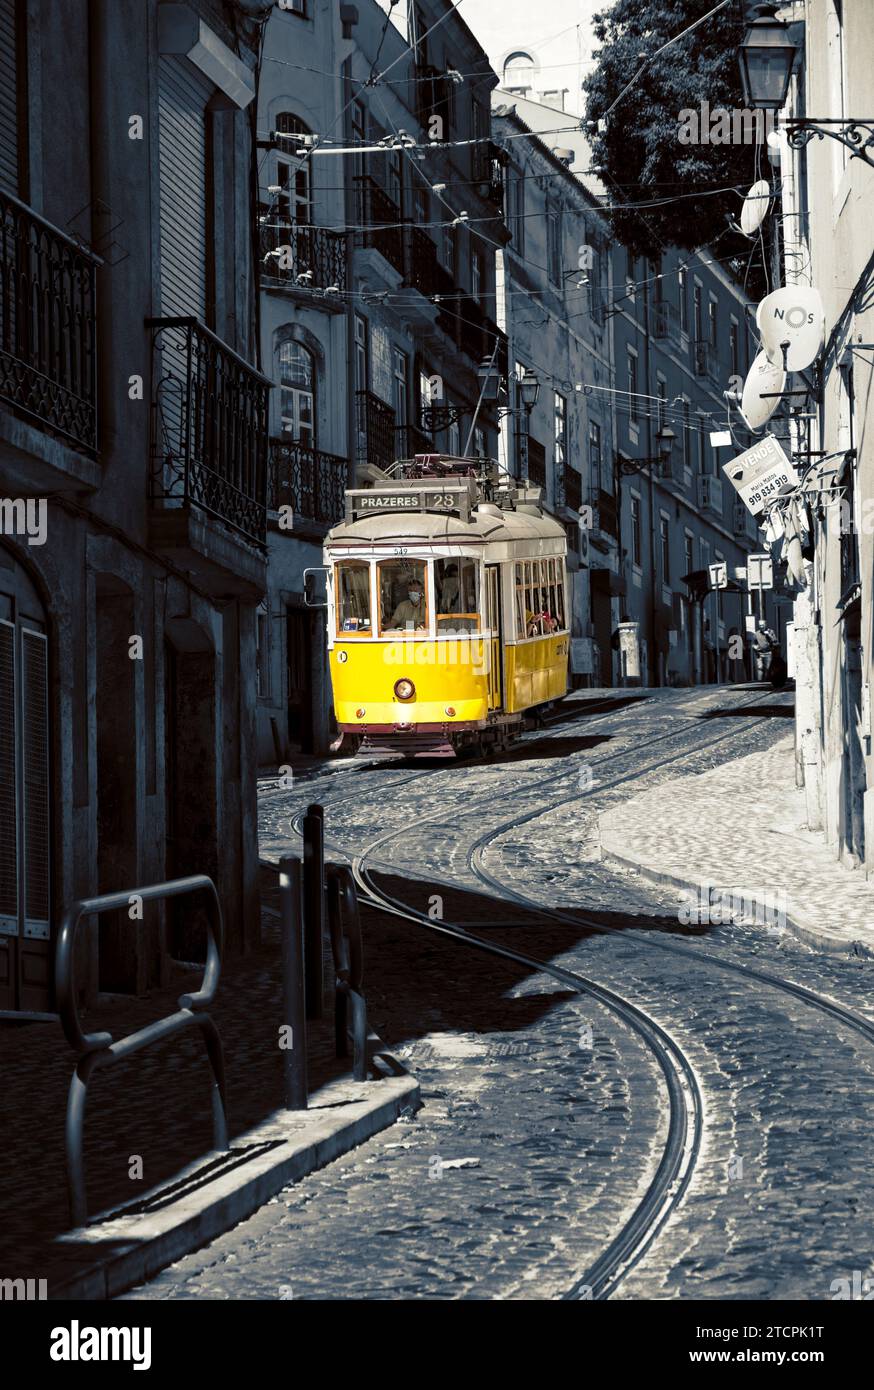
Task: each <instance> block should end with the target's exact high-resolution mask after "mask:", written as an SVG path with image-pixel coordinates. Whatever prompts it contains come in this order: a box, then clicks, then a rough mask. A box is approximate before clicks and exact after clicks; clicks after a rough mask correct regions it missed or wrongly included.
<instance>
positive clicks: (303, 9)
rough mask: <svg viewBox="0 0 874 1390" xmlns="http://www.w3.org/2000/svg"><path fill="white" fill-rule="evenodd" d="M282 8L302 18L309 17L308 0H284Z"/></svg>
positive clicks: (287, 12)
mask: <svg viewBox="0 0 874 1390" xmlns="http://www.w3.org/2000/svg"><path fill="white" fill-rule="evenodd" d="M281 8H282V9H283V10H285V12H286V14H296V15H299V16H300V18H301V19H306V17H307V0H283V4H282V6H281Z"/></svg>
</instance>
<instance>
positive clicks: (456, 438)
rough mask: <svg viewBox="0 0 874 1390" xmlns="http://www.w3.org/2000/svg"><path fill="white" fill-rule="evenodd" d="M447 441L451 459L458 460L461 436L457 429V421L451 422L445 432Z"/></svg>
mask: <svg viewBox="0 0 874 1390" xmlns="http://www.w3.org/2000/svg"><path fill="white" fill-rule="evenodd" d="M446 434H447V438H448V440H449V453H450V454H451V455H452V457H453V458H458V457H459V455H460V454H461V434H460V432H459V428H458V421H457V420H451V421H450V423H449V428H448V430H447V431H446Z"/></svg>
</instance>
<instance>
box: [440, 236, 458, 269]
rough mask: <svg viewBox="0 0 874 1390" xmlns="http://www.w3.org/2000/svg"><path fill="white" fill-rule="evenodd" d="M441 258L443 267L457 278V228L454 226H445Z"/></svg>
mask: <svg viewBox="0 0 874 1390" xmlns="http://www.w3.org/2000/svg"><path fill="white" fill-rule="evenodd" d="M440 259H441V261H442V262H443V269H444V270H446V271H448V272H449V274H450V275H451V276H452V278H453V280H454V279H455V229H454V227H444V228H443V236H442V238H441V241H440Z"/></svg>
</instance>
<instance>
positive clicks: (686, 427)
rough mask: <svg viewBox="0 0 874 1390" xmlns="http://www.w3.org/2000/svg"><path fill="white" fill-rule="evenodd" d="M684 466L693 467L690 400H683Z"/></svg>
mask: <svg viewBox="0 0 874 1390" xmlns="http://www.w3.org/2000/svg"><path fill="white" fill-rule="evenodd" d="M681 433H682V435H683V467H684V468H691V467H692V421H691V419H690V418H689V402H688V401H683V425H682V430H681Z"/></svg>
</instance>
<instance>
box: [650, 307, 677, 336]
mask: <svg viewBox="0 0 874 1390" xmlns="http://www.w3.org/2000/svg"><path fill="white" fill-rule="evenodd" d="M652 336H653V337H654V338H673V339H674V340H675V341H676V340H678V339H679V337H680V313H679V310H678V309H677V306H676V304H669V303H668V301H667V300H666V299H660V300H657V301H656V302H655V304H653V306H652Z"/></svg>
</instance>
